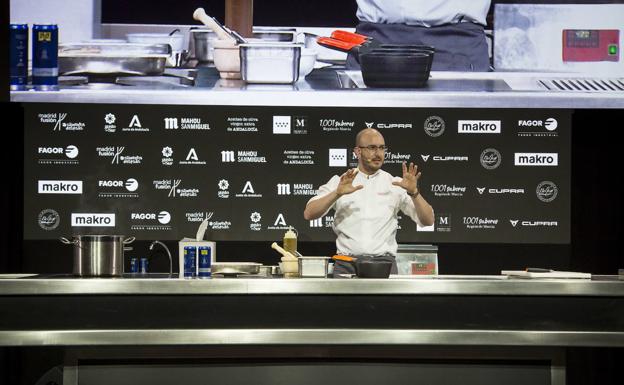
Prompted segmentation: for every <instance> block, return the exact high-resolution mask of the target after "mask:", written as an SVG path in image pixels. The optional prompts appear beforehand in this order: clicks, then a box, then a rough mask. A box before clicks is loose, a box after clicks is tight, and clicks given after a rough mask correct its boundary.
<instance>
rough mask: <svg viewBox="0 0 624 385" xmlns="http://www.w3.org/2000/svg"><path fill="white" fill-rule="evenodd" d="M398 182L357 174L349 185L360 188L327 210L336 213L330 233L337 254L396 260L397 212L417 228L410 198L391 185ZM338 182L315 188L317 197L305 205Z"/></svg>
mask: <svg viewBox="0 0 624 385" xmlns="http://www.w3.org/2000/svg"><path fill="white" fill-rule="evenodd" d="M400 180H401V178H398V177H393V176H392V175H390V174H389V173H387V172H385V171H383V170H378V171H377V172H376V173H375V174H373V175H366V174H364V173H363V172H361V171H360V172H358V173H357V174H356V176H355V179H354V180H353V185H354V186H357V185H363V186H364V188H362V189H360V190H357V191H355V192H353V193H351V194H346V195H343V196H341V197H340V198H338V200H337V201H336V202H334V204H333V205H332V206H331V207H330V208H329V209H328V210H327V212H329V210H331V209H334V210H335V211H336V213H335V216H334V225H333V229H334V233H336V237H337V238H336V251H337V253H338V254H344V255H353V256H358V255H383V254H390V255H395V256H396V253H397V247H398V246H397V242H396V232H397V225H398V218H397V215H398V212H399V210H401V211H402V212H403V213H405V214H407V215H408V216H409V217H410V218H412V220H414V221H415V222H416V223H418V224H421V223H420V220H419V219H418V216H417V215H416V208H415V207H414V203H413V202H412V198H411V197H410V196H409V195H407V192H406V191H405V189H403V188H402V187H399V186H394V185H393V184H392V182H393V181H397V182H398V181H400ZM339 182H340V177H339V176H338V175H334V176H333V177H332V178H331V179H330V180H329V182H327V183H326V184H324V185H322V186H321V187H319V191H318V194H317V195H316V196H315V197H312V199H310V201H309V202H312V201H313V200H315V199H319V198H321V197H323V196H325V195H327V194H329V193H331V192H332V191H335V190H336V188H337V187H338V184H339ZM309 202H308V203H309ZM327 212H325V213H324V214H323V216H324V215H325V214H327Z"/></svg>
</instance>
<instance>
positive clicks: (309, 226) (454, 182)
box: [24, 104, 571, 243]
mask: <svg viewBox="0 0 624 385" xmlns="http://www.w3.org/2000/svg"><path fill="white" fill-rule="evenodd" d="M24 108H25V114H26V116H25V121H26V132H25V149H24V164H25V174H24V191H25V209H24V223H25V224H24V235H25V238H26V239H56V238H58V237H59V236H61V235H64V236H66V235H67V234H72V233H74V234H77V233H87V232H88V233H100V234H127V235H132V236H136V237H137V238H139V239H148V240H149V239H157V238H158V239H170V240H178V239H181V238H183V237H192V236H194V234H195V232H196V230H197V226H198V225H199V224H200V223H201V222H202V221H203V220H205V219H207V220H208V221H209V226H208V229H207V234H206V238H209V239H211V240H216V241H222V240H256V241H274V240H278V239H281V237H282V235H283V231H284V229H287V228H288V227H289V226H293V227H295V228H297V230H298V231H299V237H300V239H301V240H306V241H308V240H309V241H314V240H316V241H333V240H334V239H335V236H334V233H333V231H332V226H333V224H334V212H333V211H330V212H329V213H327V215H325V216H324V217H322V218H319V219H316V220H313V221H306V220H305V219H304V218H303V209H304V208H305V205H306V202H307V201H308V200H309V199H310V198H311V197H313V196H315V195H316V193H317V191H318V189H319V187H320V186H321V185H323V184H325V183H326V182H327V181H329V179H330V178H331V177H332V176H333V175H340V174H342V173H343V172H344V171H346V169H347V168H348V167H354V166H355V165H357V158H355V156H354V154H353V147H354V140H355V135H356V133H357V132H358V131H359V130H361V129H363V128H367V127H368V128H375V129H377V130H379V131H380V132H382V134H383V135H384V137H385V139H386V145H387V146H388V150H387V151H386V154H385V164H384V167H383V169H384V170H385V171H387V172H390V173H391V174H393V175H395V176H400V175H401V163H402V162H403V161H406V162H408V163H409V162H414V163H416V165H418V167H419V171H422V174H423V176H422V178H421V179H420V185H419V187H420V190H421V192H422V194H423V195H424V196H425V197H426V199H427V200H428V201H429V202H430V203H431V205H432V206H433V208H434V210H435V212H436V221H435V224H434V225H433V226H428V227H417V226H416V224H415V223H413V222H412V221H411V220H410V219H409V217H408V216H407V215H401V216H400V220H399V225H398V227H397V237H398V240H399V242H423V243H442V242H479V243H482V242H484V243H499V242H504V243H568V242H569V241H570V235H569V231H570V148H571V140H570V121H571V116H570V115H571V112H570V111H566V110H523V109H512V110H509V109H507V110H496V109H425V108H422V109H420V108H419V109H405V108H396V109H388V108H384V109H382V108H316V107H231V106H146V105H84V104H80V105H71V104H27V105H25V106H24Z"/></svg>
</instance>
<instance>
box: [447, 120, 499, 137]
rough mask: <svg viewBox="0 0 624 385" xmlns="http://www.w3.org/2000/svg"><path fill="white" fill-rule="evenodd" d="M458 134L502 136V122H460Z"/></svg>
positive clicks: (458, 123)
mask: <svg viewBox="0 0 624 385" xmlns="http://www.w3.org/2000/svg"><path fill="white" fill-rule="evenodd" d="M457 132H458V133H460V134H500V133H501V121H500V120H458V121H457Z"/></svg>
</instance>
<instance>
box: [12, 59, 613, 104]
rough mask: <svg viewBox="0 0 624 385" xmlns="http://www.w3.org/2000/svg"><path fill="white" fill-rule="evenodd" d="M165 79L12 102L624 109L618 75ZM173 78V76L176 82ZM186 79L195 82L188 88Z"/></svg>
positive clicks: (21, 94)
mask: <svg viewBox="0 0 624 385" xmlns="http://www.w3.org/2000/svg"><path fill="white" fill-rule="evenodd" d="M167 74H168V75H169V76H167V77H157V78H155V79H154V78H149V77H144V78H140V77H133V78H123V79H121V80H120V82H119V84H108V83H105V84H102V83H91V84H80V82H79V81H78V82H76V79H75V78H61V87H60V90H59V91H50V92H39V91H33V90H29V91H13V92H11V100H12V101H14V102H42V103H44V102H45V103H118V104H170V105H171V104H176V105H240V106H314V107H330V106H331V107H441V108H444V107H465V108H566V109H567V108H574V109H585V108H587V109H596V108H624V77H618V76H610V77H604V78H595V77H590V76H589V75H583V74H561V73H525V72H523V73H511V72H501V73H498V72H485V73H460V72H432V74H431V78H430V80H429V82H428V84H427V86H426V87H424V88H419V89H370V88H365V86H364V84H363V81H362V76H361V73H360V72H359V71H345V70H344V69H340V68H324V69H317V70H315V71H313V72H312V73H311V74H310V75H308V76H307V77H306V78H305V79H303V80H300V81H299V82H297V83H295V84H292V85H262V84H245V83H244V82H242V81H240V80H224V79H219V77H218V73H217V72H216V70H215V69H214V68H212V67H205V68H199V69H191V70H183V69H181V70H176V69H169V70H168V72H167ZM171 75H174V76H178V77H177V78H176V77H174V76H171ZM189 78H191V79H192V80H193V81H191V82H190V83H189Z"/></svg>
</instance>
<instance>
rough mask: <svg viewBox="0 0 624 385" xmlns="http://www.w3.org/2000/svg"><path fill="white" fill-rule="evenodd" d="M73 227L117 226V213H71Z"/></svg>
mask: <svg viewBox="0 0 624 385" xmlns="http://www.w3.org/2000/svg"><path fill="white" fill-rule="evenodd" d="M71 226H72V227H115V214H91V213H80V214H74V213H72V215H71Z"/></svg>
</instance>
